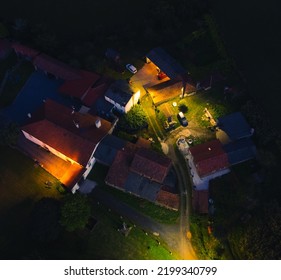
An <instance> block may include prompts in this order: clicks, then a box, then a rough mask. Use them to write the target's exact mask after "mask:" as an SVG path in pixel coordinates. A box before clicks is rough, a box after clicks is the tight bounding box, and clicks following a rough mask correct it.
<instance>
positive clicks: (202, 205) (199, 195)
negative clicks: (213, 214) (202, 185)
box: [192, 190, 209, 214]
mask: <svg viewBox="0 0 281 280" xmlns="http://www.w3.org/2000/svg"><path fill="white" fill-rule="evenodd" d="M192 206H193V209H194V211H195V212H197V213H201V214H207V213H208V208H209V192H208V190H201V191H195V190H192Z"/></svg>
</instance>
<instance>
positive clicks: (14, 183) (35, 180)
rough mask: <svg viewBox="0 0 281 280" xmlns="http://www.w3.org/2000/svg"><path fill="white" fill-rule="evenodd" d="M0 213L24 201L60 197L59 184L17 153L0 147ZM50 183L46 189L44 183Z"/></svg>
mask: <svg viewBox="0 0 281 280" xmlns="http://www.w3.org/2000/svg"><path fill="white" fill-rule="evenodd" d="M0 154H1V165H0V192H1V196H0V202H1V203H0V213H1V211H4V210H6V209H9V208H12V207H14V206H16V205H18V204H20V203H22V202H24V201H27V200H30V201H32V202H33V201H36V200H39V199H40V198H42V197H46V196H48V197H55V198H57V197H60V193H59V192H58V191H57V190H56V187H58V186H60V183H59V181H58V180H57V179H55V178H54V177H53V176H52V175H50V174H49V173H47V172H46V171H45V170H44V169H42V168H41V167H39V166H38V165H34V162H33V161H32V160H31V159H29V158H27V157H26V156H25V155H23V154H21V153H20V152H19V151H17V150H14V149H11V148H8V147H3V146H0ZM46 181H49V182H51V188H47V186H46V185H45V182H46Z"/></svg>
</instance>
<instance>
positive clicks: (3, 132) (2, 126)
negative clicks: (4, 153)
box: [0, 121, 19, 146]
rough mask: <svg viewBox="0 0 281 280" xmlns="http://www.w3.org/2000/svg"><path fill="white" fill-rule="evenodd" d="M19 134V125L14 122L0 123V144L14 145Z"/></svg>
mask: <svg viewBox="0 0 281 280" xmlns="http://www.w3.org/2000/svg"><path fill="white" fill-rule="evenodd" d="M18 136H19V127H18V125H17V124H16V123H8V124H6V123H4V121H3V122H1V123H0V145H9V146H14V145H16V143H17V139H18Z"/></svg>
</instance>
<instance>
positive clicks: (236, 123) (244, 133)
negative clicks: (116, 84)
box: [218, 112, 252, 141]
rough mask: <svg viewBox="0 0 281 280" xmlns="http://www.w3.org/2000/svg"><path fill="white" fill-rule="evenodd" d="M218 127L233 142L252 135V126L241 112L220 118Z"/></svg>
mask: <svg viewBox="0 0 281 280" xmlns="http://www.w3.org/2000/svg"><path fill="white" fill-rule="evenodd" d="M218 126H219V128H220V129H221V130H223V131H224V132H225V133H226V134H227V135H228V137H229V138H230V139H231V140H232V141H234V140H238V139H241V138H244V137H250V136H251V135H252V130H251V127H250V125H249V124H248V122H247V121H246V119H245V118H244V116H243V115H242V114H241V113H240V112H235V113H232V114H229V115H226V116H224V117H220V118H218Z"/></svg>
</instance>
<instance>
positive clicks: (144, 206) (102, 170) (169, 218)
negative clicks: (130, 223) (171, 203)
mask: <svg viewBox="0 0 281 280" xmlns="http://www.w3.org/2000/svg"><path fill="white" fill-rule="evenodd" d="M107 171H108V167H106V166H103V165H101V164H99V163H96V164H95V165H94V167H93V169H92V171H91V173H90V174H89V177H88V178H89V179H91V180H93V181H95V182H97V183H98V185H99V187H101V188H102V189H103V190H104V191H106V192H109V193H110V194H112V195H114V196H115V197H116V198H118V199H119V200H121V201H123V202H124V203H126V204H128V205H130V206H131V207H133V208H135V209H136V210H138V211H140V212H141V213H143V214H145V215H147V216H149V217H151V218H153V219H155V220H156V221H158V222H161V223H166V224H174V223H177V222H178V219H179V213H178V211H172V210H169V209H166V208H164V207H161V206H158V205H155V204H154V203H152V202H150V201H147V200H145V199H142V198H139V197H136V196H133V195H131V194H128V193H125V192H123V191H120V190H118V189H115V188H112V187H110V186H107V185H106V184H105V183H104V178H105V176H106V174H107Z"/></svg>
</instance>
